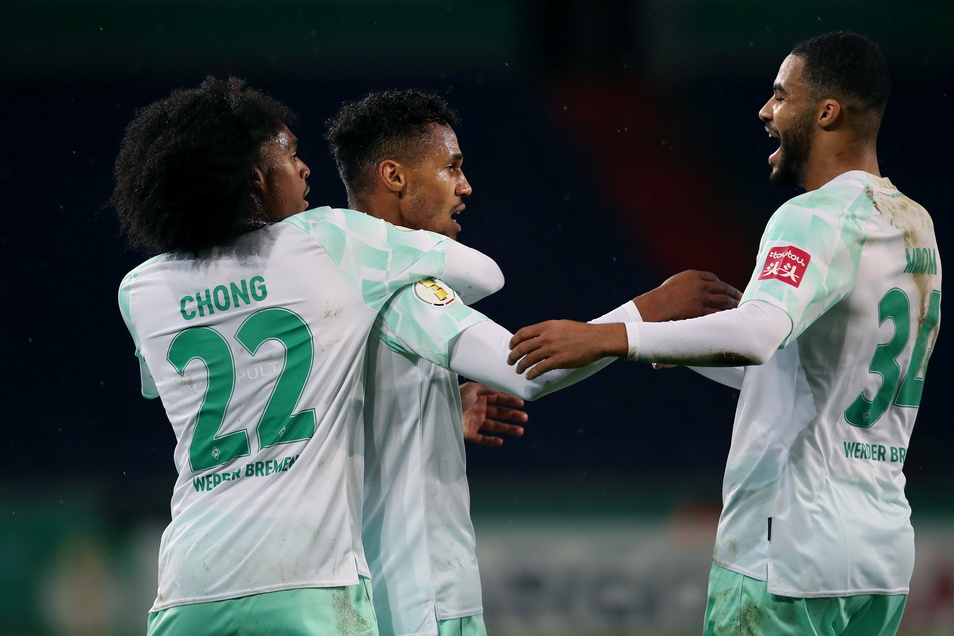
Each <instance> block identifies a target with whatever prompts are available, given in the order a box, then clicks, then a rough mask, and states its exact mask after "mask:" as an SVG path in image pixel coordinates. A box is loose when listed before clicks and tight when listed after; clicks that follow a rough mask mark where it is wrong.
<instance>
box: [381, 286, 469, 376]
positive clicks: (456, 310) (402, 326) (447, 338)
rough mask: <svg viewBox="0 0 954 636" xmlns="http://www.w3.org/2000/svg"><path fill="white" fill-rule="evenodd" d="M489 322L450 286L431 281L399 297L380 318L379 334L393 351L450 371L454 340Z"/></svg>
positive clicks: (390, 303) (409, 287)
mask: <svg viewBox="0 0 954 636" xmlns="http://www.w3.org/2000/svg"><path fill="white" fill-rule="evenodd" d="M485 320H488V318H487V316H485V315H483V314H482V313H480V312H479V311H477V310H475V309H473V308H471V307H469V306H467V305H466V304H464V303H463V301H462V300H461V299H460V298H459V296H458V294H457V292H455V291H454V290H453V289H452V288H451V287H450V286H449V285H447V284H446V283H444V282H443V281H442V280H440V279H434V278H428V279H425V280H422V281H418V282H416V283H414V284H413V285H410V286H408V287H405V288H404V289H402V290H401V291H399V292H398V293H396V294H395V295H394V296H393V297H392V298H391V300H390V301H388V303H387V304H386V305H385V306H384V308H383V309H382V310H381V312H380V313H379V314H378V318H377V321H376V322H375V334H376V335H377V337H378V338H380V339H381V340H382V341H383V342H384V343H385V344H386V345H387V346H388V347H389V348H390V349H393V350H394V351H398V352H400V353H406V354H410V355H416V356H419V357H421V358H424V359H425V360H428V361H430V362H433V363H434V364H437V365H439V366H441V367H444V368H445V369H447V368H449V364H450V350H451V347H452V344H453V341H454V339H455V338H456V337H457V336H459V335H460V334H461V332H463V331H464V330H465V329H467V328H468V327H471V326H473V325H476V324H477V323H480V322H483V321H485Z"/></svg>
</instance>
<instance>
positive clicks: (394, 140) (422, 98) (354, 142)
mask: <svg viewBox="0 0 954 636" xmlns="http://www.w3.org/2000/svg"><path fill="white" fill-rule="evenodd" d="M458 121H459V118H458V116H457V113H456V112H454V110H453V109H451V107H450V106H448V104H447V100H445V99H444V98H443V97H441V96H440V95H437V94H435V93H430V92H427V91H422V90H416V89H404V90H387V91H380V92H375V93H368V94H367V95H365V96H364V97H363V98H362V99H360V100H357V101H350V102H345V103H344V104H343V105H342V106H341V109H340V110H339V111H338V113H337V114H336V115H335V116H334V117H331V118H330V119H329V120H328V121H327V122H325V126H326V129H327V130H326V133H325V139H327V140H328V144H329V145H330V146H331V153H332V155H334V158H335V164H336V165H337V166H338V175H339V176H340V177H341V180H342V181H343V182H344V184H345V188H347V190H348V198H349V200H350V199H352V197H353V196H354V195H356V194H362V193H363V192H365V191H366V190H367V189H368V188H370V186H371V184H372V182H373V178H374V171H375V169H376V168H377V166H378V164H379V163H380V162H381V161H384V160H385V159H393V160H395V161H402V162H408V163H414V164H416V163H419V162H420V158H421V152H420V148H419V146H418V144H420V143H421V142H422V141H423V140H424V138H425V135H426V134H427V129H428V125H429V124H439V125H441V126H448V127H453V126H455V125H457V123H458Z"/></svg>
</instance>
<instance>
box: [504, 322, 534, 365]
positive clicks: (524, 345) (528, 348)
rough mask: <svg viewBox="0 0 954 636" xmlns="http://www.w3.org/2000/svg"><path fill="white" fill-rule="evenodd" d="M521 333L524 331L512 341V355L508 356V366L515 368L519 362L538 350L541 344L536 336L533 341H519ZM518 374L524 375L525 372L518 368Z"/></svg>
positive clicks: (518, 333) (517, 334)
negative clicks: (515, 364)
mask: <svg viewBox="0 0 954 636" xmlns="http://www.w3.org/2000/svg"><path fill="white" fill-rule="evenodd" d="M521 331H523V329H521V330H520V331H518V332H517V333H516V335H514V337H513V339H511V340H510V355H508V356H507V364H509V365H510V366H513V365H514V363H516V362H517V360H520V359H521V358H523V357H524V356H526V355H527V354H529V353H531V352H532V351H535V350H537V349H538V348H539V347H540V344H541V343H540V342H539V341H537V340H536V337H535V336H534V339H532V340H517V338H518V337H519V336H520V332H521ZM524 368H526V367H524ZM517 373H523V370H522V369H520V368H519V367H518V368H517Z"/></svg>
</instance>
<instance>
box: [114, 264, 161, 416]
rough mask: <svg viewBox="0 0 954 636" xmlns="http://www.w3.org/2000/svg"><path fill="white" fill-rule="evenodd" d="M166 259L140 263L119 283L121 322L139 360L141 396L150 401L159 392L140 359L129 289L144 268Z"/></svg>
mask: <svg viewBox="0 0 954 636" xmlns="http://www.w3.org/2000/svg"><path fill="white" fill-rule="evenodd" d="M168 257H169V255H168V254H160V255H158V256H153V257H152V258H150V259H149V260H147V261H145V262H144V263H140V264H139V265H138V266H137V267H135V268H134V269H133V270H132V271H130V272H129V273H128V274H126V275H125V276H123V280H122V282H121V283H119V312H120V313H121V314H122V315H123V322H125V323H126V329H127V330H128V331H129V335H131V336H132V339H133V344H135V345H136V358H137V359H138V360H139V376H140V382H141V385H140V390H141V391H142V396H143V397H145V398H149V399H150V400H152V399H155V398H157V397H159V390H158V389H157V388H156V382H155V380H153V379H152V374H151V373H150V372H149V369H148V368H147V367H146V361H145V360H143V358H142V350H141V349H140V346H139V336H137V335H136V331H135V330H134V329H133V325H132V310H131V308H130V294H131V293H132V291H131V289H130V287H131V285H132V282H133V281H135V280H136V279H137V278H139V274H140V272H141V271H142V270H143V269H144V268H146V267H147V266H149V265H151V264H153V263H157V262H159V261H162V260H165V259H167V258H168Z"/></svg>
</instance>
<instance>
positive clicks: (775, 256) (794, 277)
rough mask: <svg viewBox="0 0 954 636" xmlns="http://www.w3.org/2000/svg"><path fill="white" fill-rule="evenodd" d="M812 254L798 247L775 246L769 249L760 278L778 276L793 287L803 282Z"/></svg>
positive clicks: (777, 277)
mask: <svg viewBox="0 0 954 636" xmlns="http://www.w3.org/2000/svg"><path fill="white" fill-rule="evenodd" d="M810 260H812V257H811V254H809V253H808V252H806V251H804V250H800V249H798V248H797V247H794V246H791V245H789V246H788V247H775V248H772V249H771V250H769V253H768V256H767V257H766V259H765V265H764V266H763V267H762V273H761V274H759V278H758V280H765V279H767V278H776V279H778V280H780V281H782V282H783V283H788V284H789V285H791V286H792V287H798V286H799V285H801V284H802V277H803V276H805V270H807V269H808V262H809V261H810Z"/></svg>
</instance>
